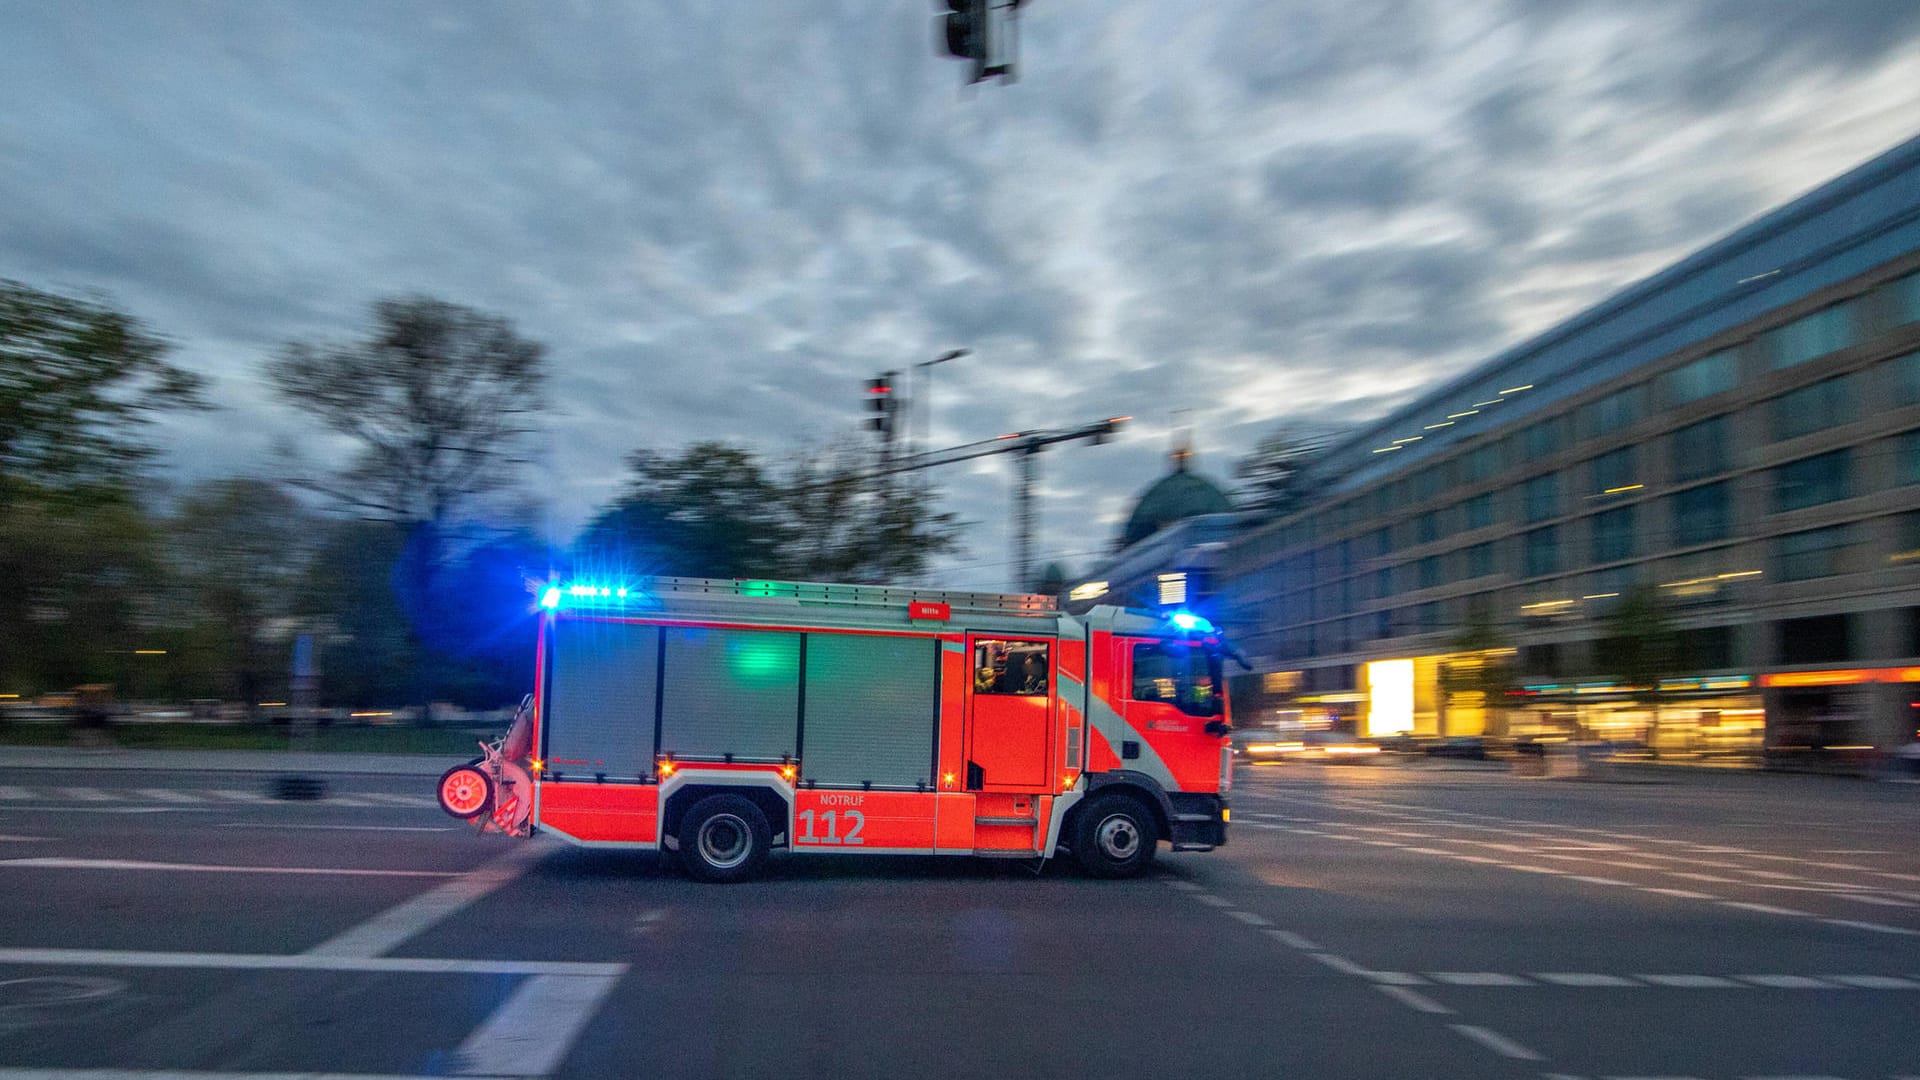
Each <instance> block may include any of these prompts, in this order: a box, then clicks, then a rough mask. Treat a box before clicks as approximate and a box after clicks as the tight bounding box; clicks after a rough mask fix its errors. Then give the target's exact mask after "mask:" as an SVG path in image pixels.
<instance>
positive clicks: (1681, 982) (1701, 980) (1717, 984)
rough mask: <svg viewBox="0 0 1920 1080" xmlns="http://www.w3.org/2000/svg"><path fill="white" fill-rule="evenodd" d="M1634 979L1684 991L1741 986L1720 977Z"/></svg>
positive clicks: (1637, 977) (1682, 976) (1661, 976)
mask: <svg viewBox="0 0 1920 1080" xmlns="http://www.w3.org/2000/svg"><path fill="white" fill-rule="evenodd" d="M1634 978H1636V979H1639V980H1640V981H1642V982H1649V983H1652V984H1653V985H1655V986H1671V987H1677V988H1679V989H1682V990H1727V989H1731V988H1734V987H1738V986H1739V985H1740V984H1739V983H1737V982H1734V981H1733V980H1732V979H1723V978H1721V977H1720V976H1718V975H1635V976H1634Z"/></svg>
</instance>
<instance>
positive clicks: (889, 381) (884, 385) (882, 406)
mask: <svg viewBox="0 0 1920 1080" xmlns="http://www.w3.org/2000/svg"><path fill="white" fill-rule="evenodd" d="M867 409H868V410H869V411H870V412H872V413H873V415H872V416H869V417H867V427H868V429H869V430H872V431H877V432H879V433H880V434H882V435H892V434H893V375H892V373H891V372H889V373H888V374H886V375H882V376H880V377H878V378H874V379H868V380H867Z"/></svg>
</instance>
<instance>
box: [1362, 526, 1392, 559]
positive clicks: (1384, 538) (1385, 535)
mask: <svg viewBox="0 0 1920 1080" xmlns="http://www.w3.org/2000/svg"><path fill="white" fill-rule="evenodd" d="M1368 546H1369V547H1371V548H1372V550H1373V557H1374V558H1376V559H1384V558H1386V557H1387V556H1389V555H1391V554H1393V530H1392V529H1391V528H1381V529H1375V530H1374V532H1373V542H1372V543H1371V544H1370V545H1368Z"/></svg>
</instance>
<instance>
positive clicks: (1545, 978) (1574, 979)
mask: <svg viewBox="0 0 1920 1080" xmlns="http://www.w3.org/2000/svg"><path fill="white" fill-rule="evenodd" d="M1533 977H1534V978H1536V979H1539V980H1540V981H1541V982H1546V983H1553V984H1554V985H1555V986H1580V987H1592V986H1639V985H1641V984H1640V983H1637V982H1635V981H1633V980H1632V979H1628V978H1625V977H1623V976H1619V975H1603V974H1601V973H1599V972H1597V971H1541V972H1536V973H1535V974H1534V976H1533Z"/></svg>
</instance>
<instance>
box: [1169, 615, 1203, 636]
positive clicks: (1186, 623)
mask: <svg viewBox="0 0 1920 1080" xmlns="http://www.w3.org/2000/svg"><path fill="white" fill-rule="evenodd" d="M1167 618H1168V620H1169V621H1171V622H1172V623H1173V625H1175V626H1177V627H1179V628H1180V629H1182V630H1186V631H1188V632H1194V631H1198V632H1200V633H1202V634H1211V633H1213V623H1211V622H1208V621H1207V620H1206V619H1204V618H1201V617H1200V616H1198V615H1195V614H1194V613H1193V612H1191V611H1176V612H1174V613H1173V614H1172V615H1169V616H1167Z"/></svg>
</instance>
